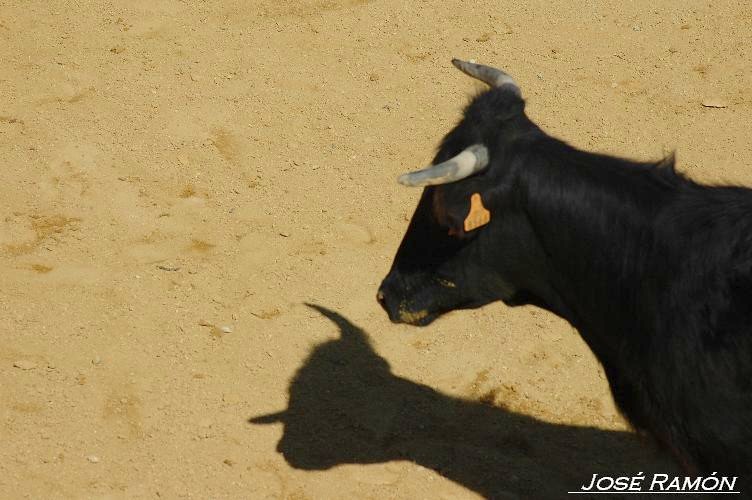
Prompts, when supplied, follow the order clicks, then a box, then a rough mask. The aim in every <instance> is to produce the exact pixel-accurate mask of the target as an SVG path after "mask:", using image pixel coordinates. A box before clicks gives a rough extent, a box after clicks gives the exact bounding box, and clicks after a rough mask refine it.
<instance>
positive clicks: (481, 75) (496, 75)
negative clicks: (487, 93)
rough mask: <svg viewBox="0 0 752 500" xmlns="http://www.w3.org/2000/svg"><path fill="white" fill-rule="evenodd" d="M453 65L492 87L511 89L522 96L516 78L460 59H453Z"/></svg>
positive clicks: (498, 70) (489, 67)
mask: <svg viewBox="0 0 752 500" xmlns="http://www.w3.org/2000/svg"><path fill="white" fill-rule="evenodd" d="M452 64H454V66H455V67H456V68H457V69H459V70H460V71H462V72H463V73H465V74H466V75H469V76H472V77H473V78H476V79H478V80H480V81H482V82H485V83H487V84H488V85H490V86H491V87H509V89H510V90H512V91H513V92H514V93H515V94H517V95H519V96H521V95H522V92H521V91H520V87H519V86H518V85H517V83H516V82H515V81H514V78H512V77H511V76H509V75H508V74H506V73H505V72H503V71H501V70H500V69H496V68H492V67H491V66H484V65H482V64H475V63H472V62H468V61H461V60H460V59H452Z"/></svg>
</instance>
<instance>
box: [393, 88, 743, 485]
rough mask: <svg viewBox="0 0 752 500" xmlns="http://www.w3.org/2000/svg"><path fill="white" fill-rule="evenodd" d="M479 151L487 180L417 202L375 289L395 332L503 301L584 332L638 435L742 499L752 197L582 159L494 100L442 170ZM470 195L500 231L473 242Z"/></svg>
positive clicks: (466, 121) (451, 140) (657, 170)
mask: <svg viewBox="0 0 752 500" xmlns="http://www.w3.org/2000/svg"><path fill="white" fill-rule="evenodd" d="M476 143H483V144H484V145H486V146H487V147H488V149H489V152H490V158H491V161H490V166H489V168H488V169H487V170H485V171H484V172H482V173H480V174H477V175H475V176H472V177H469V178H467V179H464V180H462V181H459V182H456V183H453V184H447V185H443V186H436V187H429V188H426V189H425V190H424V192H423V195H422V197H421V200H420V202H419V204H418V207H417V209H416V212H415V214H414V216H413V219H412V221H411V222H410V225H409V228H408V230H407V233H406V234H405V237H404V239H403V241H402V244H401V245H400V248H399V250H398V252H397V255H396V257H395V260H394V264H393V266H392V269H391V271H390V273H389V275H388V276H387V277H386V278H385V280H384V282H383V283H382V286H381V289H380V291H381V294H380V297H381V299H380V300H381V301H382V304H383V305H384V307H385V309H386V310H387V312H388V313H389V316H390V318H391V319H392V320H393V321H404V322H408V323H413V324H416V325H426V324H429V323H430V322H431V321H433V320H434V319H435V318H436V317H438V316H440V315H441V314H442V313H444V312H448V311H451V310H454V309H461V308H470V307H479V306H482V305H484V304H487V303H489V302H492V301H496V300H502V301H504V302H505V303H507V304H509V305H517V304H535V305H538V306H541V307H543V308H546V309H549V310H551V311H553V312H554V313H556V314H558V315H560V316H562V317H563V318H565V319H566V320H568V321H569V322H570V323H571V324H572V325H573V326H574V327H576V328H577V329H578V331H579V332H580V334H581V335H582V337H583V339H584V340H585V341H586V342H587V344H588V345H589V346H590V348H591V349H592V350H593V352H594V353H595V355H596V356H597V358H598V359H599V361H600V362H601V363H602V364H603V367H604V369H605V372H606V374H607V376H608V380H609V383H610V385H611V389H612V392H613V395H614V399H615V401H616V403H617V405H618V406H619V408H620V409H621V411H622V412H623V413H624V415H625V416H626V417H627V418H628V419H629V420H630V422H631V423H632V424H633V425H634V426H635V427H636V428H637V429H641V430H644V431H647V432H649V433H650V434H652V435H653V436H654V437H656V438H657V440H658V441H659V442H661V443H663V444H664V445H665V446H667V447H668V448H669V449H671V450H672V452H673V453H674V454H675V456H676V457H677V460H678V461H679V462H680V463H681V464H682V465H683V466H684V467H685V469H686V470H687V471H688V472H692V473H700V474H708V473H711V472H718V474H719V475H737V476H742V477H743V478H744V479H745V480H746V481H747V483H746V484H749V483H748V481H749V480H750V479H751V478H752V190H750V189H746V188H742V187H731V186H706V185H701V184H698V183H696V182H693V181H692V180H690V179H688V178H686V177H684V176H682V175H680V174H678V173H676V172H675V170H674V159H673V157H669V158H666V159H664V160H662V161H660V162H656V163H639V162H634V161H629V160H625V159H622V158H616V157H612V156H607V155H602V154H593V153H588V152H584V151H580V150H577V149H575V148H574V147H572V146H570V145H568V144H566V143H564V142H562V141H560V140H557V139H555V138H552V137H551V136H549V135H547V134H546V133H544V132H543V131H542V130H541V129H540V128H539V127H537V126H536V125H535V124H534V123H532V121H530V120H529V119H528V117H527V116H526V115H525V112H524V102H523V101H522V100H521V99H520V98H519V97H517V96H515V95H514V94H513V93H511V92H508V91H504V90H499V89H496V90H490V91H487V92H485V93H483V94H481V95H479V96H477V97H475V98H474V99H473V100H472V102H471V103H470V104H469V106H468V107H467V108H466V110H465V114H464V118H463V119H462V121H461V122H460V123H459V124H458V125H457V126H456V127H455V128H454V129H453V130H452V131H451V132H450V133H449V134H448V135H447V136H446V137H445V138H444V140H443V141H442V143H441V146H440V148H439V151H438V153H437V155H436V158H435V161H442V160H445V159H448V158H450V157H452V156H454V155H455V154H457V153H459V152H460V151H462V150H463V149H465V148H466V147H468V146H470V145H472V144H476ZM476 192H477V193H480V194H481V196H482V199H483V202H484V204H485V205H486V207H488V209H489V210H490V211H491V214H492V215H491V222H490V223H489V224H488V225H486V226H483V227H481V228H479V229H476V230H474V231H471V232H469V233H465V232H464V230H463V229H462V228H461V223H462V220H464V217H465V216H466V215H467V212H468V209H469V199H470V195H471V194H472V193H476ZM450 233H451V235H450ZM442 283H443V284H442ZM447 283H451V284H453V285H454V286H453V287H449V286H446V284H447ZM747 488H750V487H749V486H748V487H747ZM745 493H746V494H748V495H749V494H752V491H750V490H749V489H747V491H745Z"/></svg>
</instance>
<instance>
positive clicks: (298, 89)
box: [0, 0, 752, 499]
mask: <svg viewBox="0 0 752 500" xmlns="http://www.w3.org/2000/svg"><path fill="white" fill-rule="evenodd" d="M751 26H752V7H750V5H749V4H748V3H747V2H745V1H744V0H737V1H719V2H706V1H703V2H700V1H664V2H656V1H646V0H635V1H630V2H624V1H617V0H609V1H602V2H595V1H589V0H587V1H586V0H576V1H570V0H549V1H545V2H544V1H533V2H523V1H514V2H494V1H489V0H478V1H469V2H467V1H459V0H450V1H445V2H428V1H425V0H424V1H416V2H399V1H396V0H372V1H363V0H302V1H296V2H275V1H271V0H262V1H252V2H240V1H237V0H223V1H220V0H206V1H199V0H196V1H178V0H151V1H144V0H133V1H128V2H93V1H78V0H59V1H39V0H37V1H24V2H20V1H16V2H13V1H0V185H2V195H1V196H0V216H1V218H0V266H2V273H0V325H2V326H0V331H1V332H2V347H0V496H1V497H2V498H9V499H10V498H45V499H50V498H86V499H88V498H108V499H109V498H157V497H160V498H185V497H189V498H199V499H204V498H285V499H307V498H311V499H313V498H317V499H318V498H322V499H323V498H326V499H330V498H341V499H345V498H356V497H357V498H374V499H381V498H411V499H412V498H426V499H435V498H458V499H459V498H477V497H483V496H493V497H497V498H536V497H537V498H557V497H564V496H565V491H566V490H567V489H571V488H572V487H576V486H577V485H578V484H579V483H578V482H584V481H585V480H586V479H588V478H589V477H590V475H591V474H592V473H593V472H596V471H611V472H613V473H625V472H636V471H647V470H650V467H653V468H655V469H660V470H671V465H669V464H670V462H669V461H667V459H666V458H665V457H663V456H661V455H659V454H658V453H657V452H656V451H655V448H654V446H653V445H652V443H650V442H649V441H644V440H641V439H639V438H637V437H636V436H635V435H634V434H632V433H630V432H629V430H628V427H627V425H626V424H625V423H624V421H623V420H622V419H621V417H620V416H619V415H618V413H617V411H616V410H615V409H614V406H613V403H612V400H611V397H610V395H609V391H608V386H607V384H606V382H605V380H604V376H603V373H602V371H601V369H600V367H599V365H598V363H597V362H596V361H595V360H594V358H593V356H592V355H591V354H590V352H589V351H588V349H587V348H586V347H585V346H584V344H583V343H582V342H581V341H580V339H579V337H578V336H577V334H576V332H575V331H573V329H572V328H571V327H570V326H569V325H568V324H566V323H565V322H563V321H561V320H559V319H557V318H556V317H554V316H552V315H550V314H548V313H545V312H543V311H540V310H537V309H534V308H529V307H525V308H518V309H508V308H506V307H504V306H502V305H493V306H489V307H485V308H483V309H481V310H477V311H472V312H459V313H454V314H451V315H449V316H447V317H445V318H442V319H441V320H439V321H437V322H436V323H434V324H433V325H432V326H431V327H430V328H427V329H416V328H412V327H408V326H402V325H392V324H391V323H389V322H388V320H387V318H386V315H385V314H384V313H383V312H382V311H381V310H380V308H379V307H378V305H377V303H376V301H375V300H374V295H375V292H376V287H377V285H378V283H379V282H380V280H381V278H382V277H383V276H384V275H385V273H386V272H387V270H388V268H389V265H390V262H391V258H392V256H393V254H394V251H395V249H396V247H397V245H398V243H399V240H400V238H401V237H402V234H403V232H404V230H405V227H406V220H407V219H408V217H409V216H410V214H411V213H412V210H413V208H414V206H415V203H416V201H417V198H418V195H419V192H418V191H417V190H410V189H406V188H403V187H400V186H398V185H397V184H396V182H395V178H396V177H397V175H399V174H400V173H402V172H403V171H406V170H409V169H415V168H419V167H422V166H425V164H426V163H427V162H428V161H429V160H430V158H431V157H432V155H433V152H434V148H435V145H436V144H437V143H438V140H439V139H440V138H441V136H442V135H443V134H444V133H445V132H446V131H447V130H448V129H449V128H450V127H451V125H452V124H453V123H454V122H455V121H456V120H457V118H458V116H459V112H460V110H461V108H462V106H463V105H464V103H465V102H466V100H467V97H468V95H471V94H472V93H474V92H475V91H476V90H477V89H478V88H480V87H479V86H478V85H477V84H476V83H473V82H472V81H471V80H470V79H468V78H467V77H465V76H464V75H462V74H460V73H459V72H458V71H456V70H455V69H454V68H453V67H452V66H451V65H450V64H449V60H450V59H451V58H452V57H462V58H466V59H469V58H474V59H476V60H478V61H480V62H484V63H487V64H491V65H496V66H499V67H502V68H504V69H506V70H507V71H509V72H510V73H511V74H512V75H514V76H515V78H516V79H517V81H518V82H519V83H520V85H521V87H522V89H523V93H524V94H525V96H526V98H527V99H528V112H529V114H530V115H531V116H532V117H533V118H534V119H535V120H536V121H537V122H538V123H540V124H541V125H542V126H543V127H544V128H545V129H546V130H548V131H549V132H551V133H552V134H555V135H557V136H560V137H562V138H564V139H565V140H567V141H570V142H571V143H573V144H575V145H577V146H580V147H584V148H588V149H591V150H596V151H603V152H609V153H614V154H621V155H627V156H631V157H634V158H638V159H654V158H658V157H660V156H661V155H663V154H664V153H666V152H668V151H671V150H673V149H676V150H677V157H678V168H679V170H681V171H684V172H687V173H688V174H690V175H692V176H693V177H695V178H698V179H701V180H705V181H711V182H719V181H723V182H726V181H728V182H738V183H745V184H752V147H750V146H751V143H750V135H749V133H748V129H749V124H750V111H751V108H752V105H751V102H752V100H751V95H750V88H752V77H751V74H752V73H751V72H750V61H751V56H752V27H751ZM703 102H705V103H706V104H708V103H710V104H720V105H723V106H725V107H720V108H718V107H705V106H703V105H702V103H703ZM304 302H310V303H313V304H317V305H319V306H322V307H325V308H328V309H329V310H331V311H334V312H336V314H339V315H341V316H336V315H335V313H332V312H326V311H324V312H325V313H326V314H328V315H329V316H330V318H331V319H332V320H335V321H334V322H333V321H330V319H327V318H326V317H325V316H324V315H322V314H320V313H319V312H318V311H316V310H314V309H311V308H309V307H307V306H305V305H304V304H303V303H304ZM360 329H362V330H360ZM228 332H229V333H228ZM369 342H370V344H369ZM309 356H310V357H309ZM299 370H300V371H299ZM296 374H297V376H296ZM293 379H294V383H293V385H292V386H291V383H292V382H293ZM288 404H289V405H290V410H289V412H288V413H287V414H285V416H284V420H285V422H286V424H287V425H286V427H283V425H281V424H279V423H277V424H275V423H271V424H268V425H258V424H252V423H249V422H248V419H250V418H253V417H257V416H259V415H263V414H268V413H272V412H277V411H283V410H285V409H286V408H288ZM266 420H269V421H271V420H274V418H272V417H269V418H267V419H266ZM283 431H286V434H285V438H284V440H283V441H282V442H281V443H279V441H280V438H282V436H283ZM278 443H279V450H280V451H282V452H284V454H282V453H280V452H279V451H278V449H277V446H278Z"/></svg>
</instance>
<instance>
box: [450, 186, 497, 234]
mask: <svg viewBox="0 0 752 500" xmlns="http://www.w3.org/2000/svg"><path fill="white" fill-rule="evenodd" d="M446 210H447V214H446V215H447V217H446V218H447V220H448V224H447V225H448V226H449V236H454V237H457V238H465V237H468V236H471V235H472V234H474V232H475V231H476V230H477V229H478V228H480V227H483V226H485V225H486V224H488V223H489V222H491V211H490V210H489V209H488V208H486V206H485V205H484V204H483V196H482V195H481V193H479V192H472V193H468V194H467V195H466V196H464V197H463V198H462V199H458V200H456V201H455V202H454V203H452V204H451V205H447V206H446Z"/></svg>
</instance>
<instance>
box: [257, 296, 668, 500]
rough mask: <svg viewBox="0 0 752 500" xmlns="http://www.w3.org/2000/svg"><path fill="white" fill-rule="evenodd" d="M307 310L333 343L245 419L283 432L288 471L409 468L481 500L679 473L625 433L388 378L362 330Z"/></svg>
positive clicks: (558, 493) (560, 494)
mask: <svg viewBox="0 0 752 500" xmlns="http://www.w3.org/2000/svg"><path fill="white" fill-rule="evenodd" d="M310 307H313V308H315V309H316V310H318V311H319V312H320V313H321V314H323V315H324V316H326V317H327V318H329V319H330V320H331V321H333V322H334V323H335V324H336V325H337V326H338V327H339V329H340V332H341V336H340V338H339V339H337V340H332V341H328V342H325V343H322V344H320V345H318V346H317V347H316V348H315V349H314V350H313V351H312V352H311V354H310V356H309V357H308V359H307V360H306V362H305V364H304V365H303V366H302V367H301V368H300V369H299V370H298V372H297V374H296V375H295V377H294V379H293V381H292V383H291V384H290V400H289V406H288V408H287V410H285V411H282V412H279V413H274V414H270V415H264V416H259V417H255V418H251V419H250V422H251V423H253V424H270V423H277V422H280V423H283V424H284V434H283V436H282V439H281V440H280V441H279V444H278V445H277V450H278V451H279V452H280V453H282V454H283V455H284V457H285V460H286V461H287V462H288V463H289V464H290V465H291V466H292V467H295V468H298V469H305V470H324V469H328V468H331V467H333V466H335V465H338V464H373V463H382V462H388V461H393V460H410V461H412V462H415V463H417V464H420V465H422V466H423V467H427V468H430V469H432V470H434V471H436V472H437V473H439V474H441V475H442V476H444V477H446V478H448V479H450V480H452V481H455V482H457V483H459V484H461V485H463V486H465V487H466V488H469V489H470V490H473V491H475V492H477V493H479V494H480V495H483V496H485V497H487V498H515V497H519V498H542V499H543V498H545V499H551V498H564V497H567V494H566V492H567V491H573V490H579V489H580V487H581V485H583V484H589V480H590V479H591V478H592V474H594V473H599V474H603V475H613V476H624V475H630V476H631V475H633V474H636V473H638V472H643V473H645V474H646V475H648V476H649V475H650V474H651V472H663V473H667V474H673V473H678V472H679V471H678V469H677V468H676V466H675V465H673V463H672V462H671V461H670V459H669V458H668V457H667V456H664V455H661V454H659V452H658V451H657V450H656V449H655V448H654V447H653V446H652V444H651V443H650V442H646V441H644V440H643V439H641V438H640V437H639V436H637V435H635V434H633V433H628V432H617V431H606V430H600V429H596V428H592V427H577V426H572V425H558V424H551V423H546V422H542V421H540V420H536V419H534V418H531V417H529V416H526V415H522V414H517V413H513V412H510V411H506V410H504V409H501V408H498V407H494V406H490V405H488V404H483V403H480V402H476V401H469V400H465V399H460V398H456V397H451V396H447V395H444V394H441V393H439V392H437V391H435V390H434V389H431V388H430V387H428V386H425V385H422V384H418V383H415V382H412V381H410V380H407V379H404V378H401V377H397V376H395V375H393V374H392V373H391V370H390V367H389V364H388V363H387V361H386V360H385V359H384V358H382V357H381V356H379V355H378V354H376V352H375V351H374V350H373V348H372V346H371V345H370V342H369V340H368V337H367V335H366V334H365V332H364V331H363V330H361V329H360V328H358V327H356V326H355V325H353V324H352V323H350V322H349V321H348V320H347V319H345V318H344V317H342V316H341V315H339V314H337V313H336V312H334V311H331V310H328V309H326V308H324V307H321V306H316V305H311V306H310ZM573 498H583V496H582V495H577V496H576V497H573ZM598 498H601V499H602V498H604V495H598Z"/></svg>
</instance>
